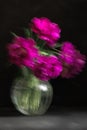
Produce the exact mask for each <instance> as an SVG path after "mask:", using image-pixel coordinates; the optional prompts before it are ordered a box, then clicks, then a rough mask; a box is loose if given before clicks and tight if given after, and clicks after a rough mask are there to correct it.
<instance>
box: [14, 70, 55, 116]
mask: <svg viewBox="0 0 87 130" xmlns="http://www.w3.org/2000/svg"><path fill="white" fill-rule="evenodd" d="M52 96H53V89H52V86H51V84H50V83H49V82H48V81H42V80H39V79H38V78H37V77H36V76H34V75H33V74H32V73H31V72H27V71H25V69H24V70H23V75H22V76H20V77H19V78H16V79H15V80H14V81H13V84H12V87H11V99H12V102H13V104H14V106H15V108H16V109H17V110H18V111H19V112H21V113H22V114H24V115H43V114H45V113H46V112H47V110H48V108H49V107H50V104H51V101H52Z"/></svg>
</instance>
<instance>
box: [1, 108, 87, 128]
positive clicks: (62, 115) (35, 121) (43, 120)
mask: <svg viewBox="0 0 87 130" xmlns="http://www.w3.org/2000/svg"><path fill="white" fill-rule="evenodd" d="M1 111H2V112H1ZM1 111H0V130H87V109H86V108H84V109H78V108H77V109H76V108H75V109H69V108H59V109H54V110H48V112H47V113H46V114H44V115H42V116H24V115H22V114H20V113H19V112H17V111H15V110H10V109H9V108H8V109H6V108H3V109H2V110H1ZM1 113H2V114H1ZM3 113H4V114H3Z"/></svg>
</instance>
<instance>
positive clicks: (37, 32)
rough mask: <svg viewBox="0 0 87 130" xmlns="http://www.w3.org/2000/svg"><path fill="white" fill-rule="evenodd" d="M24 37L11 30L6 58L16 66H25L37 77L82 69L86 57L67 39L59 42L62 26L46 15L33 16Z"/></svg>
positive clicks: (62, 74)
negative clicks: (11, 38) (12, 32)
mask: <svg viewBox="0 0 87 130" xmlns="http://www.w3.org/2000/svg"><path fill="white" fill-rule="evenodd" d="M24 30H25V37H22V36H18V35H15V34H14V38H13V40H12V42H11V43H10V44H8V47H7V48H8V54H9V59H10V62H11V63H12V64H16V65H17V66H19V67H23V66H26V67H27V68H28V69H29V70H31V71H32V73H33V74H34V75H35V76H36V77H38V78H39V79H40V80H44V81H47V80H50V79H52V78H57V77H58V76H62V77H64V78H71V77H74V76H75V75H76V74H78V73H79V72H81V71H82V69H83V67H84V65H85V61H86V58H85V56H84V55H83V54H81V53H80V51H79V50H77V49H76V47H75V46H74V45H73V44H72V43H71V42H69V41H64V42H62V43H58V40H59V38H60V37H61V29H60V27H59V25H58V24H56V23H53V22H51V21H50V20H49V19H48V18H46V17H41V18H37V17H34V18H32V20H31V22H30V23H29V28H27V29H24Z"/></svg>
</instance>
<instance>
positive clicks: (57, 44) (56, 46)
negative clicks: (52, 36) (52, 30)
mask: <svg viewBox="0 0 87 130" xmlns="http://www.w3.org/2000/svg"><path fill="white" fill-rule="evenodd" d="M61 46H62V44H61V43H56V44H55V46H54V48H58V47H61Z"/></svg>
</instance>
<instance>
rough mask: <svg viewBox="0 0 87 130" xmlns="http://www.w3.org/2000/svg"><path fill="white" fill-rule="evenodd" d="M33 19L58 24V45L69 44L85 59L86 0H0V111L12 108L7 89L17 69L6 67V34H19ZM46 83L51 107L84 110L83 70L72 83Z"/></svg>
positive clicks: (86, 73)
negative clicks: (59, 33)
mask: <svg viewBox="0 0 87 130" xmlns="http://www.w3.org/2000/svg"><path fill="white" fill-rule="evenodd" d="M35 16H36V17H42V16H44V17H48V18H50V19H51V20H52V21H53V22H56V23H58V24H59V26H60V28H61V29H62V34H61V39H60V41H65V40H69V41H71V42H72V43H73V44H74V45H75V46H77V49H79V50H80V51H81V53H83V54H85V55H86V56H87V0H0V108H3V107H9V108H13V104H12V102H11V99H10V88H11V83H12V81H13V79H14V77H15V75H16V72H17V69H16V67H15V66H14V65H13V66H10V67H9V65H8V60H7V52H6V49H5V47H6V45H7V44H8V43H9V42H10V41H11V39H12V35H11V34H10V32H11V31H12V32H15V33H17V34H19V35H20V34H23V32H22V29H21V28H23V27H27V25H28V23H29V22H30V20H31V18H33V17H35ZM86 66H87V65H86ZM50 82H51V83H52V85H53V90H54V97H53V102H52V106H53V107H56V108H58V107H78V108H82V107H87V67H85V68H84V70H83V72H82V73H80V74H79V75H78V76H76V77H75V78H73V79H68V80H67V79H62V78H60V77H59V78H57V79H54V80H51V81H50Z"/></svg>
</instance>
